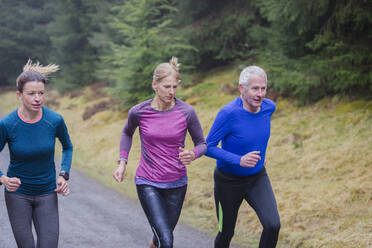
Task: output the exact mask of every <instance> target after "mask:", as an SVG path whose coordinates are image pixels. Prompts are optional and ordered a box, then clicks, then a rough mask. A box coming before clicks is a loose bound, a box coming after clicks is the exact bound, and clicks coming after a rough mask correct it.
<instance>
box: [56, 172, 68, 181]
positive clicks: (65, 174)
mask: <svg viewBox="0 0 372 248" xmlns="http://www.w3.org/2000/svg"><path fill="white" fill-rule="evenodd" d="M59 176H61V177H63V178H64V179H65V180H66V181H68V179H69V178H70V174H68V172H66V171H63V170H62V171H61V172H60V173H59Z"/></svg>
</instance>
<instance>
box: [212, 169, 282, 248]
mask: <svg viewBox="0 0 372 248" xmlns="http://www.w3.org/2000/svg"><path fill="white" fill-rule="evenodd" d="M214 181H215V187H214V197H215V203H216V210H217V218H218V224H219V232H218V234H217V237H216V239H215V248H228V247H229V246H230V242H231V239H232V237H233V236H234V229H235V223H236V219H237V216H238V210H239V207H240V205H241V204H242V202H243V200H244V199H245V200H246V201H247V202H248V204H249V205H250V206H251V207H252V208H253V209H254V211H255V212H256V214H257V216H258V218H259V220H260V222H261V224H262V226H263V231H262V234H261V239H260V245H259V247H260V248H267V247H275V246H276V243H277V241H278V235H279V229H280V218H279V213H278V209H277V206H276V201H275V196H274V192H273V190H272V188H271V183H270V179H269V177H268V175H267V173H266V170H265V168H264V169H262V171H260V172H259V173H257V174H256V175H252V176H247V177H240V176H234V175H231V174H228V173H225V172H223V171H222V170H220V169H218V168H216V169H215V171H214Z"/></svg>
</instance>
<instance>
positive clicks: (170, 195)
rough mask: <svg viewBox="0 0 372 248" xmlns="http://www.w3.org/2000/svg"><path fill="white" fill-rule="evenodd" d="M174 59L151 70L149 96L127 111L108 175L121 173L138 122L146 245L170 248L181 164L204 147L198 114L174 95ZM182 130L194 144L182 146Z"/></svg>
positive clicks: (183, 179)
mask: <svg viewBox="0 0 372 248" xmlns="http://www.w3.org/2000/svg"><path fill="white" fill-rule="evenodd" d="M178 67H179V65H178V63H177V58H174V57H173V58H172V59H171V61H170V63H161V64H159V65H158V66H157V67H156V69H155V71H154V75H153V81H152V87H153V89H154V90H155V97H154V98H153V99H150V100H147V101H144V102H142V103H140V104H138V105H136V106H134V107H132V108H131V109H130V111H129V115H128V122H127V123H126V125H125V127H124V129H123V133H122V136H121V140H120V159H119V167H118V168H117V169H116V171H115V172H114V175H113V176H114V178H115V179H116V180H117V181H118V182H121V181H122V180H123V178H124V173H125V170H126V165H127V161H128V154H129V151H130V148H131V145H132V137H133V134H134V131H135V130H136V128H137V127H139V132H140V139H141V159H140V162H139V165H138V168H137V171H136V176H135V183H136V187H137V193H138V198H139V200H140V202H141V205H142V208H143V210H144V212H145V214H146V217H147V219H148V221H149V223H150V225H151V229H152V231H153V233H154V236H153V238H152V240H151V241H150V247H151V248H154V247H173V230H174V228H175V226H176V224H177V221H178V218H179V216H180V213H181V208H182V204H183V201H184V198H185V194H186V188H187V173H186V165H188V164H190V163H191V161H193V160H195V159H196V158H198V157H200V156H202V155H203V154H204V153H205V151H206V148H207V146H206V143H205V140H204V137H203V131H202V129H201V126H200V123H199V120H198V117H197V116H196V113H195V111H194V109H193V108H192V107H191V106H190V105H188V104H187V103H185V102H183V101H181V100H179V99H177V98H175V93H176V90H177V86H178V83H179V82H181V77H180V74H179V72H178ZM187 131H188V132H189V133H190V135H191V138H192V140H193V142H194V149H192V150H188V149H186V148H185V147H184V146H185V144H184V142H185V137H186V133H187Z"/></svg>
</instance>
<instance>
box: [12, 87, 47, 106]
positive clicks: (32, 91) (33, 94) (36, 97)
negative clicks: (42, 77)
mask: <svg viewBox="0 0 372 248" xmlns="http://www.w3.org/2000/svg"><path fill="white" fill-rule="evenodd" d="M17 96H18V99H20V100H21V101H22V104H23V107H24V108H25V109H26V110H27V111H30V112H39V111H40V109H41V107H42V106H43V103H44V97H45V84H44V83H43V82H38V81H31V82H27V83H25V85H24V86H23V91H22V92H19V91H17Z"/></svg>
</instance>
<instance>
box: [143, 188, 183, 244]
mask: <svg viewBox="0 0 372 248" xmlns="http://www.w3.org/2000/svg"><path fill="white" fill-rule="evenodd" d="M186 189H187V185H185V186H183V187H179V188H174V189H159V188H156V187H154V186H150V185H145V184H141V185H137V194H138V198H139V200H140V202H141V205H142V208H143V210H144V212H145V214H146V217H147V220H148V221H149V223H150V225H151V229H152V232H153V233H154V237H153V242H154V244H155V246H156V247H158V248H160V247H161V248H171V247H173V230H174V228H175V227H176V224H177V222H178V218H179V217H180V214H181V209H182V204H183V201H184V199H185V194H186Z"/></svg>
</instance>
